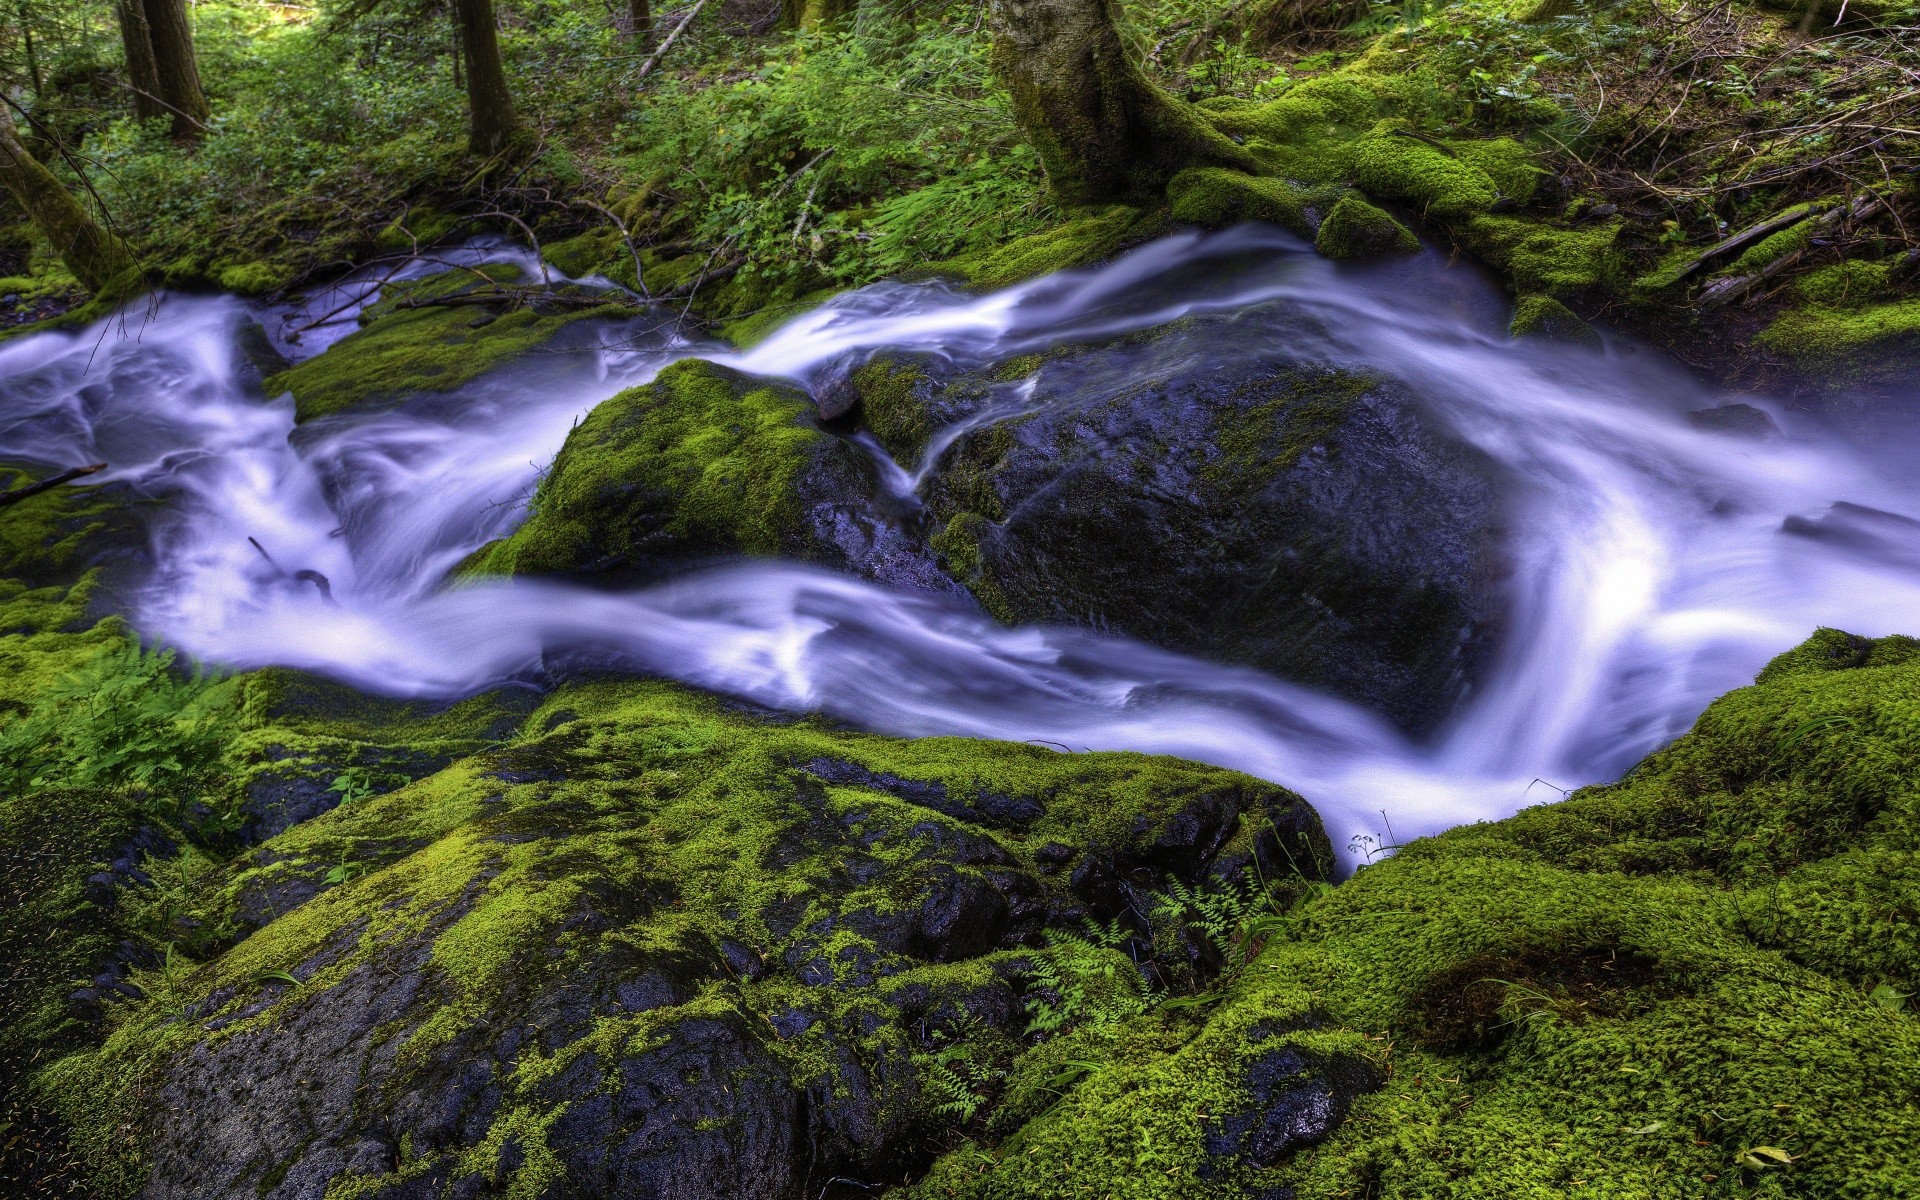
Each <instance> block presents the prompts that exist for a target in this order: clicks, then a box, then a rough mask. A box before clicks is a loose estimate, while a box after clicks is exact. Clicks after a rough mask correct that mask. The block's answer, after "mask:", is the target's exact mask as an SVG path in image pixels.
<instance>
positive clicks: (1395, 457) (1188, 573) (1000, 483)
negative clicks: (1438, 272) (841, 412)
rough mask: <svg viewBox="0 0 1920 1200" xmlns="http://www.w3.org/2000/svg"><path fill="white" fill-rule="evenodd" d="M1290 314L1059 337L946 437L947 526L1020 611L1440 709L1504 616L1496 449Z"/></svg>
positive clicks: (1396, 706) (1422, 712) (963, 572)
mask: <svg viewBox="0 0 1920 1200" xmlns="http://www.w3.org/2000/svg"><path fill="white" fill-rule="evenodd" d="M1285 334H1286V330H1285V328H1284V327H1280V328H1276V327H1275V326H1274V325H1272V324H1270V323H1262V322H1255V321H1250V322H1249V323H1248V324H1246V325H1244V326H1242V325H1239V324H1237V323H1236V322H1235V321H1229V320H1193V321H1187V322H1181V323H1176V324H1175V325H1173V326H1170V327H1168V328H1167V329H1166V330H1163V331H1159V332H1157V333H1156V334H1155V335H1153V336H1150V337H1142V338H1139V339H1129V340H1127V341H1124V342H1122V343H1119V344H1114V345H1107V346H1100V347H1094V348H1090V349H1084V350H1080V351H1076V352H1071V353H1066V354H1063V355H1059V356H1056V357H1054V358H1052V359H1050V360H1048V361H1047V362H1045V363H1044V364H1043V365H1041V366H1039V367H1038V368H1037V370H1036V371H1035V372H1034V374H1033V375H1032V376H1031V378H1030V382H1028V383H1024V384H1021V385H1019V386H1020V387H1022V388H1025V389H1030V390H1028V391H1025V392H1024V393H1023V394H1022V396H1021V397H1020V398H1018V399H1017V400H1016V401H1014V402H1012V403H1011V404H1010V401H1009V392H1008V389H1007V388H1006V387H1005V386H1003V387H1002V388H1001V390H1000V392H999V394H998V397H997V398H993V397H991V396H990V397H989V398H988V399H985V400H983V401H982V403H987V404H1002V405H1009V406H1010V407H1012V408H1014V409H1016V410H1024V411H1025V412H1026V415H1024V416H1013V417H1011V418H1010V419H1007V420H1004V421H1001V422H999V423H990V424H985V425H983V426H982V427H980V428H979V429H978V430H976V431H974V432H971V433H969V434H967V435H966V436H965V437H963V438H962V439H961V441H960V442H959V443H958V445H957V446H956V447H955V449H954V450H953V451H952V452H951V453H950V455H949V457H948V458H947V460H946V461H945V463H944V464H943V466H942V468H941V470H940V471H939V472H938V474H937V475H936V476H935V477H934V479H933V480H932V482H931V483H930V485H929V487H928V490H927V499H928V504H929V508H930V510H931V520H932V526H933V530H934V532H933V534H932V538H931V542H932V545H933V546H934V547H935V548H936V549H938V550H939V551H940V552H941V554H942V556H943V562H944V564H945V565H946V566H947V568H948V569H949V570H950V571H951V572H952V573H953V574H954V576H955V577H956V578H958V579H959V580H960V581H961V582H963V583H965V584H966V585H967V586H968V588H970V589H971V590H972V592H973V594H974V595H975V596H976V597H978V598H979V599H980V601H981V602H982V603H983V604H984V605H985V606H986V607H987V608H988V609H990V610H991V611H992V612H994V614H995V615H997V616H999V617H1001V618H1002V619H1004V620H1007V621H1063V622H1073V623H1076V624H1090V625H1094V626H1096V627H1099V628H1106V629H1113V630H1115V631H1118V632H1123V633H1126V634H1130V635H1132V636H1134V637H1137V638H1140V639H1142V640H1144V641H1149V642H1152V643H1155V644H1157V645H1161V646H1167V647H1171V648H1174V649H1178V650H1183V651H1187V652H1189V653H1193V654H1196V655H1200V656H1203V657H1207V658H1211V659H1216V660H1222V661H1227V662H1237V663H1245V664H1248V665H1251V666H1255V667H1259V668H1262V669H1265V670H1268V671H1272V672H1274V673H1276V674H1278V675H1281V676H1283V677H1285V678H1288V679H1291V680H1295V681H1297V682H1300V683H1305V684H1308V685H1310V686H1315V687H1320V688H1324V689H1327V690H1330V691H1333V692H1336V693H1339V694H1341V695H1344V696H1347V697H1349V698H1351V699H1354V700H1358V701H1361V702H1363V703H1367V704H1370V705H1372V706H1374V707H1376V708H1378V709H1380V710H1382V711H1384V712H1386V713H1387V714H1389V715H1390V716H1391V717H1393V718H1394V719H1395V720H1396V721H1397V722H1399V723H1400V724H1401V725H1402V726H1404V727H1406V728H1408V729H1410V730H1415V731H1424V730H1427V729H1430V728H1432V727H1433V726H1434V725H1435V724H1436V723H1437V722H1438V721H1439V720H1440V719H1441V718H1443V717H1444V716H1445V715H1446V713H1447V712H1448V711H1449V709H1450V708H1451V707H1452V705H1453V704H1454V703H1455V701H1457V700H1458V698H1459V697H1460V696H1461V695H1462V694H1463V692H1464V691H1465V690H1466V688H1467V687H1468V686H1469V684H1470V682H1471V680H1472V678H1473V675H1474V670H1475V667H1476V665H1477V663H1478V662H1479V661H1480V660H1481V658H1482V657H1483V655H1484V654H1485V653H1486V651H1487V650H1488V649H1489V647H1490V645H1491V643H1492V641H1493V638H1494V634H1495V630H1496V627H1497V622H1498V615H1499V612H1500V576H1501V561H1502V560H1501V554H1500V549H1499V547H1500V534H1501V526H1502V500H1501V493H1500V488H1499V486H1498V478H1497V471H1496V468H1495V466H1494V464H1493V463H1492V462H1491V460H1490V459H1488V458H1487V457H1486V456H1485V455H1483V454H1481V453H1479V452H1478V451H1477V450H1475V449H1473V448H1472V447H1470V446H1469V445H1467V444H1466V443H1465V442H1464V441H1463V440H1461V439H1460V438H1458V437H1456V436H1454V435H1453V434H1451V433H1450V432H1449V430H1448V429H1447V428H1446V426H1445V425H1444V424H1443V423H1442V422H1441V421H1440V420H1439V419H1437V418H1436V417H1435V416H1434V415H1433V413H1432V412H1431V411H1430V410H1429V408H1428V406H1427V405H1425V404H1423V403H1422V401H1421V399H1420V398H1419V396H1417V395H1416V394H1415V393H1414V392H1413V391H1412V390H1411V389H1409V388H1408V387H1406V386H1405V385H1403V384H1400V383H1397V382H1395V381H1393V380H1391V379H1387V378H1384V377H1380V376H1376V375H1371V374H1365V373H1355V372H1352V371H1347V370H1342V369H1338V368H1336V367H1330V366H1324V365H1317V364H1315V363H1312V362H1310V361H1305V360H1304V359H1303V358H1302V357H1301V356H1298V355H1294V354H1290V353H1288V352H1287V351H1286V350H1285V348H1284V347H1285V345H1286V344H1287V338H1286V336H1285ZM1301 336H1302V337H1303V338H1304V336H1305V335H1304V334H1302V335H1301ZM893 391H894V393H896V394H900V395H910V394H911V393H910V392H908V391H907V390H906V389H903V388H901V387H900V386H898V384H897V383H896V384H895V385H894V388H893ZM895 407H896V408H897V407H899V405H898V401H897V400H896V402H895ZM889 415H890V416H891V415H892V414H891V410H889ZM892 420H893V424H895V425H900V424H903V422H901V421H900V420H899V418H898V417H897V416H896V417H892Z"/></svg>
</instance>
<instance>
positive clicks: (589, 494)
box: [470, 359, 863, 575]
mask: <svg viewBox="0 0 1920 1200" xmlns="http://www.w3.org/2000/svg"><path fill="white" fill-rule="evenodd" d="M813 411H814V409H813V403H812V401H811V400H809V399H808V398H807V396H806V394H805V393H803V392H800V391H798V390H796V389H794V388H792V387H791V386H788V385H785V384H780V383H774V382H770V381H767V380H762V379H755V378H753V377H752V376H748V375H743V374H741V373H740V372H738V371H734V370H730V369H728V368H725V367H719V366H715V365H714V364H712V363H709V362H705V361H703V360H700V359H686V360H683V361H681V362H677V363H674V364H673V365H672V366H670V367H668V368H666V369H665V370H663V371H662V372H661V373H660V376H659V378H657V379H655V380H654V381H653V382H652V383H649V384H645V385H642V386H640V387H637V388H631V389H629V390H627V391H625V392H622V393H620V394H619V395H617V396H615V397H613V398H612V399H610V400H607V401H604V402H603V403H601V404H600V405H598V406H597V407H595V408H594V410H593V411H592V412H591V413H589V414H588V415H587V418H586V420H584V421H582V422H581V423H580V425H579V426H578V427H577V428H576V429H575V430H574V431H573V432H572V433H571V434H569V435H568V436H567V441H566V444H565V445H564V446H563V447H562V448H561V450H560V453H559V455H558V456H557V457H556V458H555V459H554V461H553V467H552V469H551V470H549V471H548V472H547V474H546V476H545V477H544V478H543V479H542V480H541V482H540V487H539V489H538V491H536V492H535V494H534V498H533V503H532V506H531V512H530V514H529V516H528V517H527V520H526V523H525V524H523V525H522V526H521V527H520V528H519V529H518V530H516V531H515V532H514V533H513V534H512V536H510V537H507V538H505V539H502V540H501V541H498V542H495V543H493V544H492V545H490V546H488V547H486V548H485V549H483V550H482V551H480V552H479V553H478V554H477V555H476V556H475V558H474V560H473V563H472V565H471V568H470V569H472V570H474V571H477V572H481V573H491V574H529V575H533V574H558V573H599V572H606V571H613V570H621V571H628V572H635V571H637V572H641V573H647V572H650V571H652V570H655V569H658V568H659V567H661V566H662V565H666V564H669V563H671V562H674V561H677V560H681V559H685V558H687V557H690V556H700V555H724V554H763V555H771V554H779V553H783V552H785V553H789V554H794V555H798V556H802V557H819V556H820V554H821V551H820V550H819V549H818V548H817V547H814V546H811V545H810V543H809V540H808V529H807V524H806V520H805V517H806V510H807V508H808V500H807V495H808V494H810V493H811V491H812V490H814V489H818V488H822V487H825V486H827V485H828V484H829V483H830V482H838V483H841V484H844V485H845V488H844V490H846V491H847V492H849V493H857V492H858V491H860V490H861V489H862V487H863V485H862V484H861V483H860V482H859V481H860V479H861V472H860V466H861V464H859V463H858V462H857V461H855V459H854V455H855V454H856V453H857V452H855V451H853V450H851V449H850V448H848V447H847V446H846V445H844V444H843V443H842V442H840V441H839V440H838V439H836V438H833V437H831V436H829V435H828V434H826V433H823V432H822V431H821V430H820V429H819V428H818V427H817V425H816V424H815V423H814V420H813V417H812V414H813ZM810 551H811V553H810Z"/></svg>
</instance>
